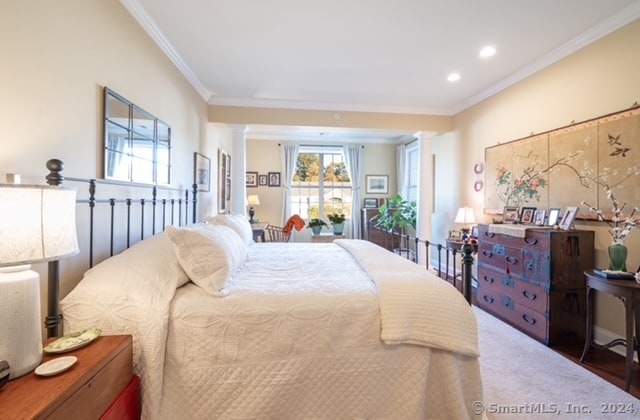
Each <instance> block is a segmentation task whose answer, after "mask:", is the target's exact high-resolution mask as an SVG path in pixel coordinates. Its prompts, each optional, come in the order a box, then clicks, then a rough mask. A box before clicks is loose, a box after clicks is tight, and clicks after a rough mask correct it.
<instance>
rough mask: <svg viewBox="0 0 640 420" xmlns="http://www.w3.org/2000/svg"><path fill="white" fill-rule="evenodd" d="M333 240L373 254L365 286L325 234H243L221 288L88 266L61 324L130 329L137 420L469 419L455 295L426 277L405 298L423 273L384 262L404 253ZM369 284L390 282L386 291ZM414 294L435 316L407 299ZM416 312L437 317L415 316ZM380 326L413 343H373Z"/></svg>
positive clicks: (471, 371) (471, 333)
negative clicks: (271, 238)
mask: <svg viewBox="0 0 640 420" xmlns="http://www.w3.org/2000/svg"><path fill="white" fill-rule="evenodd" d="M159 242H160V241H158V244H156V248H160V247H161V245H160V244H159ZM342 245H345V246H346V247H347V248H349V249H350V252H351V253H353V254H354V255H355V256H356V257H357V255H358V254H365V255H369V256H370V257H373V259H374V260H375V261H377V263H381V262H382V261H385V263H384V264H383V265H382V266H378V268H375V267H374V266H368V268H367V271H370V272H371V273H378V274H374V277H375V278H374V280H375V283H374V282H372V281H371V279H370V278H369V276H368V275H367V273H366V272H365V270H363V269H362V268H361V267H360V266H359V264H358V263H357V262H356V261H355V259H354V258H353V257H352V256H351V254H349V253H347V252H344V250H343V249H342V248H341V247H340V246H338V245H336V244H255V245H252V246H250V247H249V256H248V258H247V261H246V262H245V264H244V265H243V267H242V268H241V269H240V270H239V271H238V272H237V273H236V275H235V276H234V277H233V278H232V279H231V280H230V282H229V284H228V288H229V291H230V293H229V296H227V297H225V298H216V297H212V296H210V295H208V294H207V293H206V292H204V291H203V290H202V289H200V288H198V287H197V286H195V285H194V284H192V283H188V284H186V285H185V286H182V287H180V288H178V289H177V290H176V291H175V294H174V295H172V294H171V293H169V292H168V291H169V290H170V287H171V285H172V284H173V285H174V286H176V285H177V284H179V281H178V282H175V284H174V282H173V281H168V280H166V279H162V276H150V275H149V274H148V273H147V274H142V273H138V274H140V277H141V278H142V280H135V281H131V279H130V278H129V279H127V280H123V279H122V278H121V276H118V275H117V273H116V275H113V273H111V275H109V276H108V277H109V278H108V279H106V278H104V279H96V278H95V277H96V276H93V278H92V277H91V276H88V279H87V278H85V280H83V282H81V284H80V285H79V286H78V288H76V290H74V292H72V293H71V294H70V295H69V296H68V297H67V298H65V300H64V301H63V305H62V308H63V313H64V319H65V331H68V332H70V331H76V330H79V329H83V328H86V327H89V326H91V327H96V326H97V327H99V328H102V329H103V331H104V332H105V333H107V334H109V333H112V334H116V333H131V334H133V335H134V352H135V371H136V372H137V373H138V374H140V375H141V378H142V381H143V394H142V395H143V417H145V418H152V419H156V418H157V419H161V418H167V419H169V418H172V419H175V418H185V419H186V418H189V419H193V418H203V419H303V418H314V419H342V418H344V419H347V418H349V419H350V418H388V419H419V418H420V419H421V418H442V419H444V418H452V419H462V418H470V417H473V416H474V413H473V411H472V403H473V402H474V401H481V400H482V386H481V381H480V373H479V366H478V359H477V357H476V356H477V337H476V333H475V318H474V317H473V313H472V311H471V310H470V308H469V307H468V305H467V304H466V303H465V302H464V300H463V299H462V297H461V296H460V294H459V293H458V292H457V291H456V290H455V289H453V288H452V287H450V286H448V285H447V284H446V283H444V282H442V281H441V280H437V282H438V283H437V284H438V286H436V290H437V292H434V297H435V300H434V301H433V302H431V303H429V297H428V296H425V293H426V294H427V295H428V293H427V292H426V289H422V287H418V289H414V292H415V290H420V291H419V292H417V293H413V294H414V295H415V296H418V297H419V298H418V300H417V301H416V299H415V298H411V299H405V298H401V297H399V296H400V295H402V294H404V292H402V291H401V290H402V289H406V290H408V291H409V293H410V294H411V291H410V290H411V289H408V287H409V286H408V285H409V284H410V283H411V282H418V283H420V282H424V283H429V282H431V281H432V279H431V280H430V279H429V275H428V274H427V275H425V273H426V272H425V271H420V273H421V274H418V272H417V271H416V272H413V274H411V275H410V276H406V277H401V278H398V276H397V270H394V269H392V268H391V267H386V268H385V264H387V263H389V264H392V263H393V264H396V263H398V262H399V261H402V260H401V259H400V258H396V256H394V255H393V254H391V253H389V252H388V251H385V250H382V249H381V248H379V247H377V246H373V245H371V246H372V247H373V248H371V249H369V248H368V247H369V246H370V244H368V243H362V244H361V243H360V241H346V242H345V243H344V244H342ZM158 251H159V249H154V254H156V255H155V257H156V258H158V255H157V254H158ZM388 256H390V257H392V259H391V260H386V258H387V257H388ZM138 257H139V256H138ZM167 258H169V257H168V255H167ZM365 259H366V258H365ZM135 260H136V258H129V259H127V258H121V259H120V261H119V262H120V263H123V264H135ZM160 260H162V258H160ZM138 261H139V259H138ZM161 263H162V264H165V265H167V264H168V265H169V266H170V267H172V269H173V265H172V264H170V262H167V261H164V262H161ZM400 264H404V262H400ZM409 264H412V263H409ZM119 265H120V266H121V265H122V264H119ZM374 265H375V264H374ZM413 267H414V268H419V267H417V266H413ZM164 268H165V270H167V267H164ZM405 268H409V267H405ZM130 269H131V267H129V270H130ZM380 270H381V271H380ZM94 271H100V270H96V269H94ZM379 271H380V273H382V272H388V273H389V275H390V276H394V278H395V279H396V281H397V284H398V285H400V286H401V287H400V288H395V287H394V286H393V285H391V283H390V281H392V278H391V277H389V276H387V275H383V274H380V273H379ZM411 272H412V270H409V271H407V272H406V273H411ZM100 277H102V276H100ZM410 278H413V280H410ZM87 280H88V281H87ZM85 282H87V284H85ZM105 282H107V283H105ZM123 282H127V283H128V284H123ZM157 282H162V283H161V284H158V283H157ZM154 283H156V284H155V285H154ZM97 284H100V285H101V286H96V285H97ZM385 284H386V285H385ZM442 286H444V287H442ZM377 289H380V291H381V292H383V291H384V290H389V296H391V298H390V300H386V299H385V298H384V296H382V297H380V298H379V297H378V292H377ZM96 290H98V291H99V296H97V295H96V294H95V293H96ZM174 290H175V289H174ZM394 290H395V291H394ZM383 294H384V292H383ZM423 297H426V299H427V300H425V302H424V305H423V306H424V307H425V308H431V309H433V310H435V315H434V312H430V311H429V310H427V311H426V312H425V311H422V309H418V306H420V305H419V304H418V305H417V306H415V304H416V303H419V302H420V301H421V300H422V298H423ZM398 299H400V301H398ZM385 302H386V303H385ZM460 303H462V304H460ZM401 306H402V307H406V308H411V307H412V306H415V308H414V309H416V310H418V312H416V311H415V310H414V309H410V310H409V311H399V310H398V309H399V307H401ZM384 308H389V314H390V318H389V322H387V321H385V315H384V312H385V311H386V310H385V309H384ZM381 309H382V310H383V313H382V320H381V317H380V313H381V312H380V311H381ZM427 319H428V320H429V322H436V324H433V327H428V328H425V327H423V326H421V322H422V321H424V320H427ZM439 319H440V320H441V321H442V322H440V325H439V324H438V323H439V321H438V320H439ZM456 320H458V321H456ZM398 321H400V322H398ZM405 321H408V322H407V323H406V324H407V325H412V327H411V328H409V329H407V328H406V325H405ZM381 323H382V334H383V335H388V336H387V337H386V338H385V340H388V341H389V342H393V343H400V342H409V343H417V344H421V345H413V344H402V345H391V346H390V345H387V344H385V343H384V342H383V341H381V338H380V337H381V329H380V326H381ZM460 325H462V328H458V326H460ZM450 330H456V331H458V333H452V332H451V331H450ZM443 332H444V334H443ZM443 337H444V338H443ZM427 346H428V347H427Z"/></svg>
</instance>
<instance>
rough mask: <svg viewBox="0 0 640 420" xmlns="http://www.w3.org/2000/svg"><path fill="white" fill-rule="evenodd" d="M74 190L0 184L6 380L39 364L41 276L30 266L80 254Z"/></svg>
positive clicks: (1, 342) (0, 303) (0, 316)
mask: <svg viewBox="0 0 640 420" xmlns="http://www.w3.org/2000/svg"><path fill="white" fill-rule="evenodd" d="M75 206H76V191H75V190H72V189H65V188H62V187H56V186H45V185H20V184H0V360H6V361H7V362H8V363H9V369H10V379H15V378H17V377H19V376H22V375H24V374H26V373H29V372H31V371H32V370H33V369H34V368H35V367H36V366H37V365H39V364H40V362H41V360H42V327H41V325H42V324H41V318H40V276H39V275H38V273H37V272H35V271H33V270H31V263H39V262H45V261H54V260H58V259H59V258H62V257H64V256H67V255H72V254H75V253H77V252H78V240H77V237H76V218H75V208H76V207H75Z"/></svg>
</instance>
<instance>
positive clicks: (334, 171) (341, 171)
mask: <svg viewBox="0 0 640 420" xmlns="http://www.w3.org/2000/svg"><path fill="white" fill-rule="evenodd" d="M351 202H352V192H351V180H350V179H349V174H348V173H347V167H346V165H345V162H344V156H343V155H342V150H341V149H340V148H333V147H315V148H311V147H300V152H299V153H298V161H297V163H296V171H295V174H294V175H293V182H292V184H291V211H292V213H293V214H299V215H300V216H301V217H302V218H304V219H306V220H309V219H312V218H320V219H325V220H326V218H327V216H328V215H329V214H331V213H342V214H344V215H345V216H347V218H349V216H350V215H351Z"/></svg>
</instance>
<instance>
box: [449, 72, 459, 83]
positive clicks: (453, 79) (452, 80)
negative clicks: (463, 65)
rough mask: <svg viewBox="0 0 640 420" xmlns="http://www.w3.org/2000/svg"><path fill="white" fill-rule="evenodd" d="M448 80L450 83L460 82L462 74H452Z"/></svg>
mask: <svg viewBox="0 0 640 420" xmlns="http://www.w3.org/2000/svg"><path fill="white" fill-rule="evenodd" d="M447 80H448V81H450V82H457V81H458V80H460V74H459V73H450V74H449V75H448V76H447Z"/></svg>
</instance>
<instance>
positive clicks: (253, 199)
mask: <svg viewBox="0 0 640 420" xmlns="http://www.w3.org/2000/svg"><path fill="white" fill-rule="evenodd" d="M247 203H248V204H249V205H250V206H259V205H260V197H258V196H257V195H249V196H247Z"/></svg>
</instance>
